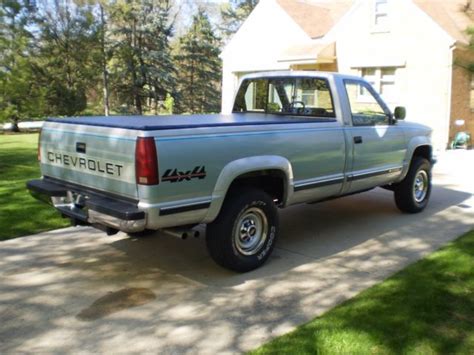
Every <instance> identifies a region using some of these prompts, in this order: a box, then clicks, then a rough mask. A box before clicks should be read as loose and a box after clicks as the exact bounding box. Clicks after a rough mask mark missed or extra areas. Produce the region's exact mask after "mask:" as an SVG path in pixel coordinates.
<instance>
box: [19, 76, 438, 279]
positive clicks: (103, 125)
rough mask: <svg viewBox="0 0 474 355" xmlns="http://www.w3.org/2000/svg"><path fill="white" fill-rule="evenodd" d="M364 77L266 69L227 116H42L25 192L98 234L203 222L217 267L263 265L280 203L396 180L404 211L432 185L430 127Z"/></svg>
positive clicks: (176, 231) (186, 230) (391, 184)
mask: <svg viewBox="0 0 474 355" xmlns="http://www.w3.org/2000/svg"><path fill="white" fill-rule="evenodd" d="M404 117H405V109H404V108H403V107H397V108H396V109H395V111H394V113H392V112H390V110H389V109H388V107H387V105H386V104H385V103H384V102H383V100H382V99H381V98H380V96H379V95H378V94H377V93H376V92H375V91H374V89H373V88H372V87H371V86H370V84H368V83H367V82H365V81H364V80H363V79H361V78H358V77H353V76H347V75H340V74H335V73H319V72H297V71H293V72H270V73H259V74H253V75H248V76H246V77H245V78H243V80H242V81H241V84H240V88H239V90H238V92H237V95H236V97H235V103H234V109H233V113H232V114H230V115H193V116H158V117H143V116H141V117H120V116H114V117H82V118H66V119H50V120H48V121H47V122H46V123H45V125H44V127H43V130H42V133H41V138H40V144H39V149H38V155H39V159H40V164H41V172H42V175H43V176H42V178H41V179H39V180H32V181H29V182H28V184H27V186H28V188H29V190H30V191H31V193H32V194H33V195H34V196H35V197H37V198H39V199H41V200H45V201H47V202H49V203H51V204H52V205H54V207H55V208H56V209H57V210H59V212H60V213H61V214H62V215H63V216H66V217H69V218H70V219H71V220H72V221H73V224H75V225H92V226H95V227H97V228H100V229H103V230H104V231H106V232H107V233H108V234H113V233H116V232H117V231H119V230H120V231H124V232H126V233H129V234H135V235H136V234H139V233H143V232H144V231H149V230H152V231H153V230H162V231H164V232H166V233H168V234H172V235H175V236H180V237H185V236H187V235H192V234H197V232H196V230H195V229H193V228H194V227H195V226H197V225H199V224H206V225H207V231H206V244H207V247H208V250H209V253H210V255H211V256H212V258H213V259H214V260H215V261H216V262H217V263H218V264H220V265H222V266H224V267H226V268H229V269H232V270H235V271H239V272H245V271H249V270H252V269H255V268H257V267H259V266H261V265H262V264H263V263H264V262H265V261H266V259H267V258H268V257H269V255H270V254H271V252H272V250H273V248H274V246H275V243H276V241H277V238H278V233H279V225H278V208H285V207H287V206H291V205H295V204H299V203H314V202H318V201H323V200H327V199H332V198H337V197H342V196H345V195H349V194H353V193H358V192H362V191H367V190H370V189H373V188H375V187H378V186H380V187H384V188H386V189H389V190H392V191H393V192H394V195H395V202H396V205H397V206H398V208H399V209H400V210H402V211H403V212H408V213H416V212H420V211H422V210H423V209H424V208H425V207H426V205H427V203H428V199H429V197H430V192H431V166H432V164H433V163H434V160H433V155H432V145H431V140H430V138H431V130H430V129H429V128H428V127H425V126H422V125H419V124H414V123H408V122H403V121H402V120H403V119H404Z"/></svg>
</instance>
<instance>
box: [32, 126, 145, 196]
mask: <svg viewBox="0 0 474 355" xmlns="http://www.w3.org/2000/svg"><path fill="white" fill-rule="evenodd" d="M137 134H138V131H128V130H123V129H111V128H109V127H90V126H83V125H74V124H65V123H56V122H46V123H45V125H44V127H43V130H42V133H41V140H40V148H39V149H40V156H41V158H40V159H41V172H42V174H43V176H49V177H53V178H56V179H59V180H63V181H67V182H72V183H75V184H78V185H82V186H86V187H89V188H93V189H98V190H101V191H104V192H110V193H115V194H119V195H121V196H127V197H130V198H136V197H137V195H138V193H137V186H136V182H135V142H136V136H137Z"/></svg>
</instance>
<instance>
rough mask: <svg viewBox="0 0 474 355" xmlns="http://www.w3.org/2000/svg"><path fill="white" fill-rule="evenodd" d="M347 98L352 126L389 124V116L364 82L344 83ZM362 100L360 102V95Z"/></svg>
mask: <svg viewBox="0 0 474 355" xmlns="http://www.w3.org/2000/svg"><path fill="white" fill-rule="evenodd" d="M345 86H346V92H347V97H348V98H349V104H350V107H351V114H352V124H353V125H354V126H377V125H388V124H390V114H389V113H388V110H387V109H384V107H383V106H382V105H381V103H380V101H379V100H378V99H377V98H376V96H375V95H374V90H373V89H372V88H371V87H370V86H369V85H367V84H366V83H364V82H357V81H349V82H346V83H345ZM361 92H363V93H364V100H360V93H361Z"/></svg>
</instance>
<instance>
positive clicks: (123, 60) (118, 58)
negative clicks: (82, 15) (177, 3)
mask: <svg viewBox="0 0 474 355" xmlns="http://www.w3.org/2000/svg"><path fill="white" fill-rule="evenodd" d="M170 10H171V3H170V2H169V1H165V0H141V1H134V0H131V1H125V0H118V1H117V2H116V3H115V4H114V6H113V8H112V9H111V20H112V23H111V31H112V37H113V41H114V43H113V48H114V59H113V60H112V65H111V67H112V68H111V75H112V76H113V81H114V89H115V91H116V92H117V96H118V99H119V101H120V102H123V103H126V104H127V106H128V107H129V108H130V107H131V108H133V109H132V111H133V112H134V113H137V114H143V113H144V112H145V111H147V110H149V109H153V110H154V111H155V113H156V112H158V110H159V103H160V102H163V101H164V100H165V99H166V94H167V93H173V92H174V87H175V81H174V73H175V69H174V66H173V61H172V56H171V49H170V46H169V38H170V36H171V34H172V27H173V26H172V23H170V21H169V13H170Z"/></svg>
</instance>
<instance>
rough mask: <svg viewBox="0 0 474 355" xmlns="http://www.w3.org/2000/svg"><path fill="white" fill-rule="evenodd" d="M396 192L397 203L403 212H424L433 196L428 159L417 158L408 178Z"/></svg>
mask: <svg viewBox="0 0 474 355" xmlns="http://www.w3.org/2000/svg"><path fill="white" fill-rule="evenodd" d="M394 192H395V203H396V205H397V207H398V208H399V209H400V210H401V211H402V212H407V213H418V212H421V211H423V210H424V209H425V207H426V205H427V204H428V201H429V199H430V195H431V163H430V162H429V161H428V160H427V159H424V158H421V157H415V158H414V159H413V162H412V164H411V166H410V169H409V170H408V173H407V176H406V177H405V179H403V181H402V182H400V183H399V184H398V185H397V186H396V188H395V190H394Z"/></svg>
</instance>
